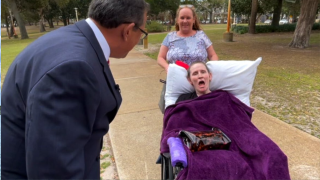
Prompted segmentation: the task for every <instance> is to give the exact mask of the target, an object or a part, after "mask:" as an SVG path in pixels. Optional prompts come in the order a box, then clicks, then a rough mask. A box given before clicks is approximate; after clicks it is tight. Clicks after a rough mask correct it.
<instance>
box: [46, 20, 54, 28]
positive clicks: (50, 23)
mask: <svg viewBox="0 0 320 180" xmlns="http://www.w3.org/2000/svg"><path fill="white" fill-rule="evenodd" d="M46 20H47V21H48V24H49V28H54V25H53V21H52V18H46Z"/></svg>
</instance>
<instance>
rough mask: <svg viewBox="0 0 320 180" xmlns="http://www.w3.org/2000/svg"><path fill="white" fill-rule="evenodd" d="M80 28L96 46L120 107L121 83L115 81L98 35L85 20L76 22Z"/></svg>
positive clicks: (94, 46) (95, 48)
mask: <svg viewBox="0 0 320 180" xmlns="http://www.w3.org/2000/svg"><path fill="white" fill-rule="evenodd" d="M75 25H76V26H77V27H78V28H79V30H80V31H81V32H82V33H83V34H84V36H86V38H87V39H88V40H89V41H90V43H91V45H92V47H93V48H94V50H95V51H96V53H97V55H98V58H99V61H100V64H101V65H102V67H103V71H104V75H105V77H106V79H107V82H108V85H109V88H110V90H111V92H112V94H113V96H114V97H115V99H116V102H117V109H119V107H120V104H121V101H122V98H121V95H120V88H119V85H117V84H116V83H115V81H114V78H113V75H112V73H111V70H110V67H109V65H108V63H107V60H106V58H105V56H104V54H103V51H102V49H101V47H100V44H99V42H98V40H97V38H96V36H95V35H94V33H93V31H92V29H91V27H90V26H89V25H88V23H87V22H86V21H85V20H82V21H79V22H77V23H76V24H75Z"/></svg>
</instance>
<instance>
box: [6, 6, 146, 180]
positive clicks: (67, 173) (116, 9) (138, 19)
mask: <svg viewBox="0 0 320 180" xmlns="http://www.w3.org/2000/svg"><path fill="white" fill-rule="evenodd" d="M147 11H148V4H147V3H145V1H144V0H93V1H92V2H91V4H90V7H89V13H88V15H89V18H88V19H86V20H83V21H80V22H78V23H76V24H75V25H70V26H67V27H63V28H59V29H58V30H55V31H53V32H50V33H48V34H46V35H44V36H42V37H40V38H38V39H37V40H36V41H34V42H33V43H32V44H30V45H29V46H28V47H27V48H25V49H24V50H23V51H22V52H21V53H20V54H19V55H18V56H17V57H16V59H15V60H14V61H13V63H12V64H11V66H10V68H9V70H8V72H7V74H6V78H5V81H4V84H3V88H2V121H1V128H2V129H1V132H2V134H1V151H2V152H1V153H2V155H1V158H2V159H1V166H2V167H1V175H2V179H100V160H99V157H100V151H101V148H102V139H103V136H104V135H105V134H106V133H107V132H108V129H109V123H111V122H112V120H113V119H114V117H115V115H116V113H117V111H118V109H119V106H120V104H121V101H122V99H121V95H120V89H119V86H118V85H116V84H115V81H114V79H113V76H112V74H111V71H110V68H109V65H108V63H109V62H108V61H109V57H114V58H123V57H126V55H127V54H128V52H129V51H130V50H131V49H132V48H133V47H134V46H135V45H136V44H137V43H138V41H139V40H140V39H141V38H142V37H145V36H146V35H147V33H145V32H144V30H143V29H144V26H145V23H146V13H147Z"/></svg>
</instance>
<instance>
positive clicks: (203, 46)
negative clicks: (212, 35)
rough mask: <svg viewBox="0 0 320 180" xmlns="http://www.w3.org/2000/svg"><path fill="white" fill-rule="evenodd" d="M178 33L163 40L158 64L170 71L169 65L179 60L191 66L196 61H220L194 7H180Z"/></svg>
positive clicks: (173, 33)
mask: <svg viewBox="0 0 320 180" xmlns="http://www.w3.org/2000/svg"><path fill="white" fill-rule="evenodd" d="M176 17H177V18H176V25H175V28H176V31H173V32H170V33H169V34H168V35H167V36H166V38H165V39H164V40H163V42H162V45H161V47H160V51H159V55H158V60H157V61H158V64H159V65H160V66H161V67H163V68H164V69H165V70H166V71H168V67H169V65H168V63H175V62H176V61H177V60H179V61H182V62H184V63H186V64H188V65H190V64H191V63H192V62H194V61H203V62H207V60H218V59H219V58H218V56H217V54H216V52H215V51H214V49H213V46H212V42H211V41H210V39H209V38H208V36H207V35H206V34H205V33H204V32H203V31H202V30H201V29H200V24H199V20H198V18H197V14H196V12H195V9H194V7H193V6H192V5H180V7H179V9H178V10H177V15H176Z"/></svg>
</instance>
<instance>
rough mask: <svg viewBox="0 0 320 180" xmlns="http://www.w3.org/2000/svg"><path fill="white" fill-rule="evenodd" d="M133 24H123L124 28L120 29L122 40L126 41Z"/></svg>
mask: <svg viewBox="0 0 320 180" xmlns="http://www.w3.org/2000/svg"><path fill="white" fill-rule="evenodd" d="M134 26H135V24H134V23H130V24H124V28H123V29H122V37H123V40H124V41H128V37H129V35H130V33H132V31H133V28H134Z"/></svg>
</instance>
